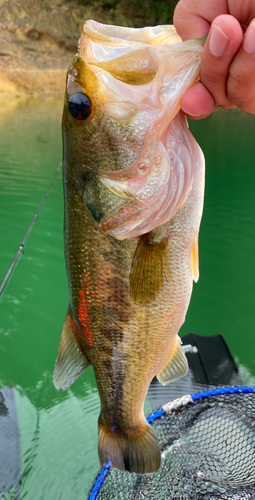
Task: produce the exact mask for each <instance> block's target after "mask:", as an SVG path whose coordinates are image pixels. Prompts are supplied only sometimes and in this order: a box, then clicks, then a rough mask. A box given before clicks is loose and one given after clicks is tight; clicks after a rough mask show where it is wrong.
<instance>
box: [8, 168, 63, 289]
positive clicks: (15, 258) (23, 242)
mask: <svg viewBox="0 0 255 500" xmlns="http://www.w3.org/2000/svg"><path fill="white" fill-rule="evenodd" d="M61 166H62V163H60V164H59V166H58V168H57V170H56V172H55V174H54V177H53V179H52V181H51V183H50V185H49V187H48V189H47V191H46V193H45V195H44V197H43V199H42V201H41V204H40V205H39V207H38V209H37V212H36V213H35V215H34V217H33V220H32V222H31V224H30V226H29V228H28V230H27V232H26V234H25V236H24V238H23V240H22V242H21V244H20V246H19V249H18V251H17V253H16V255H15V257H14V259H13V261H12V263H11V265H10V267H9V269H8V271H7V273H6V275H5V277H4V279H3V282H2V284H1V286H0V295H1V294H2V291H3V289H4V287H5V285H6V283H7V281H8V279H9V277H10V275H11V273H12V271H13V268H14V266H15V264H16V262H17V260H18V258H19V256H20V254H21V253H22V252H23V250H24V246H25V243H26V241H27V239H28V236H29V235H30V233H31V231H32V228H33V226H34V224H35V221H36V219H38V217H39V213H40V212H41V210H42V207H43V205H44V203H45V201H46V199H47V197H48V194H49V192H50V190H51V188H52V186H53V184H54V182H55V179H56V177H57V175H58V173H59V170H60V168H61Z"/></svg>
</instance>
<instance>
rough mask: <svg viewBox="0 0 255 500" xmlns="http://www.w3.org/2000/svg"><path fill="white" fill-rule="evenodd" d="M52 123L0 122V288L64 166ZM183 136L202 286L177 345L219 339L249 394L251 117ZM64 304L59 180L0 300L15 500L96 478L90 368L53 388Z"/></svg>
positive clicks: (216, 121)
mask: <svg viewBox="0 0 255 500" xmlns="http://www.w3.org/2000/svg"><path fill="white" fill-rule="evenodd" d="M61 111H62V103H59V102H55V101H53V100H52V101H45V102H37V101H33V102H26V103H20V105H19V106H18V107H16V108H10V109H9V110H8V111H7V110H6V111H5V112H2V114H1V115H0V137H1V141H0V158H1V163H0V230H1V247H0V252H1V258H0V282H1V281H2V279H3V278H4V275H5V273H6V272H7V270H8V267H9V266H10V264H11V261H12V259H13V257H14V255H15V253H16V251H17V249H18V247H19V244H20V243H21V241H22V239H23V237H24V235H25V233H26V231H27V229H28V227H29V224H30V222H31V220H32V218H33V216H34V214H35V212H36V210H37V208H38V206H39V205H40V203H41V200H42V198H43V196H44V194H45V192H46V190H47V188H48V186H49V184H50V182H51V180H52V178H53V176H54V174H55V172H56V169H57V167H58V165H59V162H60V161H61V156H62V152H61V125H60V122H61ZM190 126H191V130H192V132H193V133H194V135H195V137H196V139H197V140H198V142H199V143H200V145H201V147H202V149H203V151H204V153H205V157H206V167H207V170H206V193H205V208H204V214H203V220H202V225H201V231H200V238H199V249H200V280H199V282H198V284H195V285H194V291H193V295H192V300H191V304H190V308H189V311H188V314H187V320H186V322H185V324H184V325H183V327H182V330H181V334H182V335H185V334H186V333H188V332H189V331H193V332H196V333H198V334H201V335H214V334H217V333H219V332H221V333H222V334H223V335H224V337H225V339H226V341H227V343H228V345H229V347H230V350H231V352H232V354H233V355H234V357H235V360H236V362H237V364H238V367H239V370H240V372H241V375H242V377H243V380H244V382H245V383H247V384H251V385H252V384H253V385H255V306H254V304H255V262H254V250H255V201H254V193H255V176H254V152H255V143H254V128H255V127H254V126H255V117H253V116H251V115H247V114H245V113H242V112H239V111H236V110H232V111H228V112H224V111H221V110H219V111H217V112H216V113H214V115H213V116H211V117H210V118H207V119H206V120H203V121H200V122H192V123H191V125H190ZM67 304H68V290H67V279H66V274H65V264H64V253H63V194H62V179H61V173H59V174H58V176H57V178H56V180H55V182H54V185H53V187H52V189H51V191H50V194H49V196H48V198H47V200H46V202H45V204H44V206H43V209H42V211H41V212H40V216H39V218H38V220H37V221H36V223H35V226H34V228H33V230H32V232H31V234H30V236H29V239H28V241H27V243H26V246H25V250H24V253H23V255H22V256H21V257H20V258H19V261H18V263H17V265H16V267H15V269H14V271H13V273H12V275H11V278H10V280H9V281H8V284H7V286H6V288H5V289H4V292H3V294H2V296H1V298H0V318H1V319H0V384H1V386H0V388H1V387H4V386H9V385H11V384H13V385H14V388H15V389H14V390H15V397H16V404H17V410H18V418H19V425H20V434H21V452H22V469H23V478H22V485H21V491H20V498H21V499H23V498H26V500H45V499H46V498H47V500H58V499H59V497H60V495H61V494H62V497H61V498H62V500H70V499H73V498H75V499H76V500H82V499H85V498H86V495H87V493H88V490H89V488H90V486H91V483H92V481H93V478H94V476H95V474H96V473H97V470H98V468H99V462H98V457H97V418H98V414H99V406H100V405H99V398H98V393H97V389H96V384H95V379H94V375H93V370H92V368H89V369H88V370H87V371H86V373H85V374H84V375H82V376H81V377H80V378H79V379H78V380H77V381H76V382H75V383H74V384H73V386H72V387H71V388H70V389H69V390H68V391H66V392H60V393H58V392H57V391H56V390H55V388H54V387H53V384H52V371H53V367H54V363H55V358H56V353H57V347H58V342H59V335H60V331H61V328H62V324H63V322H64V318H65V314H66V310H67ZM146 408H147V409H148V408H149V404H148V403H147V404H146ZM11 498H14V497H13V496H12V495H11V494H10V493H5V494H4V495H2V499H5V500H7V499H8V500H10V499H11Z"/></svg>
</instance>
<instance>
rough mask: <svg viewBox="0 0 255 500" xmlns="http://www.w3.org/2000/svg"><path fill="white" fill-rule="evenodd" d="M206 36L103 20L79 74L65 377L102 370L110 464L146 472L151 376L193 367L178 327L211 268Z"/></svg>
mask: <svg viewBox="0 0 255 500" xmlns="http://www.w3.org/2000/svg"><path fill="white" fill-rule="evenodd" d="M203 44H204V39H198V40H189V41H186V42H182V40H181V38H180V37H179V36H178V34H177V33H176V30H175V28H174V26H171V25H166V26H154V27H145V28H140V29H133V28H125V27H118V26H110V25H104V24H100V23H97V22H95V21H92V20H90V21H87V22H86V23H85V24H84V26H83V27H82V30H81V37H80V40H79V43H78V52H77V54H76V55H75V56H74V58H73V61H72V63H71V66H70V67H69V69H68V73H67V80H66V93H65V102H64V111H63V121H62V129H63V184H64V200H65V222H64V241H65V258H66V270H67V276H68V284H69V295H70V301H69V306H68V311H67V315H66V319H65V322H64V326H63V330H62V333H61V337H60V343H59V349H58V354H57V360H56V365H55V369H54V375H53V381H54V384H55V387H56V389H58V390H60V389H62V390H65V389H67V388H68V387H69V386H70V385H71V384H72V383H73V382H74V381H75V380H76V379H77V377H79V376H80V375H81V374H82V373H83V372H84V371H85V370H86V369H87V368H88V367H89V366H90V365H92V366H93V369H94V373H95V378H96V383H97V387H98V391H99V395H100V401H101V411H100V415H99V419H98V453H99V459H100V463H101V464H105V463H109V462H110V463H111V464H112V466H113V467H116V468H118V469H120V470H127V471H130V472H136V473H141V474H144V473H151V472H156V471H157V470H158V469H159V467H160V461H161V457H160V449H159V446H158V443H157V439H156V436H155V434H154V431H153V430H152V428H151V426H150V425H149V424H148V423H147V421H146V418H145V416H144V411H143V406H144V400H145V398H146V394H147V390H148V387H149V384H150V382H151V380H152V379H153V377H154V376H157V378H158V380H159V381H160V382H161V383H162V384H167V383H169V382H171V381H173V380H175V379H177V378H179V377H182V376H184V375H186V373H187V369H188V365H187V359H186V357H185V354H184V352H183V349H182V347H181V339H180V337H179V336H178V332H179V329H180V327H181V325H182V324H183V323H184V321H185V315H186V311H187V308H188V305H189V302H190V297H191V292H192V285H193V281H195V282H196V281H197V280H198V275H199V271H198V233H199V227H200V221H201V216H202V211H203V197H204V168H205V167H204V156H203V153H202V151H201V149H200V147H199V145H198V144H197V142H196V141H195V139H194V137H193V136H192V134H191V132H190V130H189V128H188V125H187V120H186V117H185V116H184V114H183V113H182V111H181V105H180V99H181V96H182V95H183V93H184V92H185V91H186V90H187V89H188V88H189V87H190V86H192V85H193V84H194V83H195V82H196V81H197V80H198V79H199V67H200V60H201V53H202V49H203Z"/></svg>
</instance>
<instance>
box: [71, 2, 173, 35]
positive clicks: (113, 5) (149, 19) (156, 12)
mask: <svg viewBox="0 0 255 500" xmlns="http://www.w3.org/2000/svg"><path fill="white" fill-rule="evenodd" d="M69 1H70V2H72V1H73V0H69ZM78 2H79V3H80V5H82V6H84V7H91V8H92V9H93V10H94V9H95V12H97V13H98V14H99V13H100V12H101V15H102V14H103V15H104V16H105V22H106V23H107V22H109V20H110V19H113V21H114V24H120V25H126V26H134V27H137V28H138V27H142V26H149V25H155V24H172V23H173V13H174V9H175V6H176V4H177V0H167V1H166V0H99V1H95V0H78ZM109 16H110V17H109ZM96 17H97V16H96ZM108 18H109V20H108Z"/></svg>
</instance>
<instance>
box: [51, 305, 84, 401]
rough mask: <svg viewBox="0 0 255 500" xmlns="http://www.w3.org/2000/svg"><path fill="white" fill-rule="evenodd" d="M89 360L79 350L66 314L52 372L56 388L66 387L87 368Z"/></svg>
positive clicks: (69, 319)
mask: <svg viewBox="0 0 255 500" xmlns="http://www.w3.org/2000/svg"><path fill="white" fill-rule="evenodd" d="M89 365H90V362H89V360H88V359H87V357H86V356H85V354H83V352H82V351H81V349H80V347H79V344H78V342H77V340H76V338H75V332H74V330H73V326H72V322H71V318H70V316H69V314H67V317H66V320H65V323H64V326H63V329H62V332H61V337H60V342H59V347H58V355H57V360H56V364H55V369H54V373H53V383H54V385H55V387H56V389H57V390H58V391H59V389H63V391H64V390H65V389H67V388H68V387H70V385H71V384H72V383H73V382H74V381H75V380H76V379H77V378H78V377H79V376H80V375H81V374H82V373H83V372H84V371H85V370H86V368H88V366H89Z"/></svg>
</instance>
